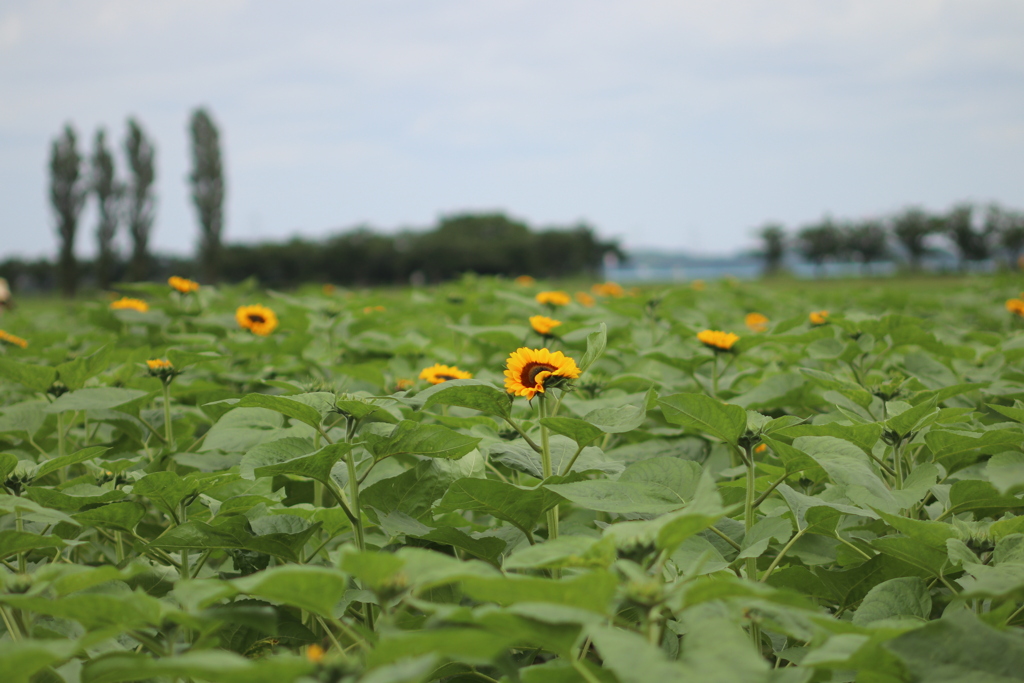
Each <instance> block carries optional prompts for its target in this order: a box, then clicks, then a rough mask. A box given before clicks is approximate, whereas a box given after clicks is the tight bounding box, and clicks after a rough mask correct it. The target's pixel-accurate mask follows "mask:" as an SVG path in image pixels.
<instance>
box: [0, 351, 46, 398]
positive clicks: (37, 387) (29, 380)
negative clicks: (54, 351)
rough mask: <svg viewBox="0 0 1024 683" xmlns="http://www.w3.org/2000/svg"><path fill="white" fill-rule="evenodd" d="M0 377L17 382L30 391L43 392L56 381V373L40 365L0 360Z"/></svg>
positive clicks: (6, 359)
mask: <svg viewBox="0 0 1024 683" xmlns="http://www.w3.org/2000/svg"><path fill="white" fill-rule="evenodd" d="M0 377H3V378H4V379H6V380H10V381H11V382H17V383H18V384H21V385H23V386H25V387H28V388H29V389H31V390H32V391H42V392H45V391H46V390H47V389H49V388H50V386H51V385H52V384H53V383H54V381H55V380H56V379H57V371H56V370H55V369H54V368H48V367H44V366H42V365H32V364H30V363H22V362H20V361H16V360H12V359H10V358H0Z"/></svg>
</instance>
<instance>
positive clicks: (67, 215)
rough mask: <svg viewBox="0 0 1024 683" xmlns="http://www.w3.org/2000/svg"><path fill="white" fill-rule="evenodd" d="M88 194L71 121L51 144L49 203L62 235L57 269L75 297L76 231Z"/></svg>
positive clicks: (66, 291) (63, 285)
mask: <svg viewBox="0 0 1024 683" xmlns="http://www.w3.org/2000/svg"><path fill="white" fill-rule="evenodd" d="M87 196H88V194H87V192H86V183H85V179H84V178H83V177H82V157H81V155H79V153H78V138H77V136H76V135H75V131H74V129H73V128H72V127H71V125H70V124H68V125H66V126H64V133H63V134H62V135H60V136H59V137H58V138H57V139H56V140H54V141H53V144H52V145H51V147H50V203H51V204H52V205H53V210H54V213H55V214H56V215H57V234H58V236H59V237H60V255H59V257H58V259H57V270H58V278H59V280H60V285H61V289H62V290H63V292H64V296H66V297H73V296H74V295H75V289H76V287H77V286H78V262H77V260H76V259H75V233H76V232H77V231H78V216H79V214H81V213H82V207H83V206H84V205H85V200H86V197H87Z"/></svg>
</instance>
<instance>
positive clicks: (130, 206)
mask: <svg viewBox="0 0 1024 683" xmlns="http://www.w3.org/2000/svg"><path fill="white" fill-rule="evenodd" d="M124 148H125V152H126V154H127V156H128V169H129V171H130V177H129V180H128V185H127V191H126V194H125V196H126V200H127V201H126V214H127V222H128V233H129V234H130V235H131V238H132V260H131V265H130V266H129V277H130V278H131V279H132V280H145V279H146V278H147V277H148V276H149V266H150V263H149V260H150V256H149V235H150V232H151V231H152V229H153V220H154V218H155V217H156V196H155V195H154V193H153V181H154V180H156V168H155V164H154V161H155V156H156V149H155V148H154V147H153V143H152V142H151V141H150V140H149V138H147V137H146V134H145V133H144V132H143V130H142V127H141V126H140V125H139V123H138V122H137V121H136V120H135V119H128V136H127V137H126V138H125V141H124Z"/></svg>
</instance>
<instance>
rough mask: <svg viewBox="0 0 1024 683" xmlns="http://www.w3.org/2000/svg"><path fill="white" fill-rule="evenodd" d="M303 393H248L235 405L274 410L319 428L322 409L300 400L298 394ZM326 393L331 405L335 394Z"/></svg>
mask: <svg viewBox="0 0 1024 683" xmlns="http://www.w3.org/2000/svg"><path fill="white" fill-rule="evenodd" d="M301 395H302V394H297V395H296V396H270V395H268V394H247V395H246V396H243V397H242V399H241V400H240V401H239V402H238V403H237V404H235V405H237V406H238V407H240V408H265V409H266V410H273V411H274V412H276V413H281V414H282V415H285V416H287V417H290V418H293V419H295V420H298V421H299V422H302V423H305V424H307V425H309V426H310V427H312V428H313V429H319V428H320V422H321V421H322V419H323V416H322V415H321V412H320V410H318V409H317V408H315V407H313V406H311V405H308V404H307V403H304V402H302V401H300V400H298V396H301ZM326 395H327V396H330V397H331V405H333V398H334V395H333V394H326ZM307 396H308V394H307Z"/></svg>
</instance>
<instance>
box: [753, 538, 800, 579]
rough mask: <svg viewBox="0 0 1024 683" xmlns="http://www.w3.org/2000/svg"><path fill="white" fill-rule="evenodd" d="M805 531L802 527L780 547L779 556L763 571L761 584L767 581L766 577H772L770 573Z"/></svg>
mask: <svg viewBox="0 0 1024 683" xmlns="http://www.w3.org/2000/svg"><path fill="white" fill-rule="evenodd" d="M806 531H807V527H804V528H803V529H801V530H800V531H798V532H796V533H795V534H793V538H791V539H789V543H787V544H786V545H784V546H782V550H780V551H779V554H778V555H776V556H775V559H774V560H772V563H771V564H770V565H768V569H767V570H766V571H765V573H764V576H762V577H761V583H764V582H765V581H767V580H768V577H769V576H771V575H772V572H773V571H775V568H776V567H778V566H779V563H780V562H782V558H784V557H785V556H786V553H788V552H789V550H790V548H792V547H793V546H794V545H795V544H796V542H797V541H799V540H800V537H801V536H803V535H804V533H805V532H806Z"/></svg>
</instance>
